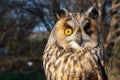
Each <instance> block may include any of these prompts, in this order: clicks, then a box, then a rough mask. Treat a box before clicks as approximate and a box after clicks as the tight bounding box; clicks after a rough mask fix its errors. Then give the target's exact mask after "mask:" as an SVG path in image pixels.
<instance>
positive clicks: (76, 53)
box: [43, 7, 107, 80]
mask: <svg viewBox="0 0 120 80" xmlns="http://www.w3.org/2000/svg"><path fill="white" fill-rule="evenodd" d="M97 16H98V14H97V10H96V9H95V8H93V7H91V8H90V9H88V10H87V11H86V12H85V13H84V14H83V15H78V14H73V13H68V12H67V11H66V10H61V11H60V12H59V13H58V14H57V17H58V19H59V20H58V21H57V23H56V24H55V26H54V27H53V29H52V32H51V34H50V37H49V39H48V42H47V45H46V47H45V50H44V56H43V66H44V70H45V74H46V78H47V80H107V76H106V73H105V69H104V53H103V47H102V44H101V43H100V37H99V32H98V29H97V26H96V23H95V19H96V18H97Z"/></svg>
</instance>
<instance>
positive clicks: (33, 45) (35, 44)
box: [6, 38, 47, 57]
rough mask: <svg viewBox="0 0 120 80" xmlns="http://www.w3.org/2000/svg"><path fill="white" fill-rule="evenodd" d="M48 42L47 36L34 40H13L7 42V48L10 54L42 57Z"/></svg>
mask: <svg viewBox="0 0 120 80" xmlns="http://www.w3.org/2000/svg"><path fill="white" fill-rule="evenodd" d="M46 42H47V39H46V38H43V39H32V40H29V39H26V40H12V41H9V42H8V43H7V45H6V48H7V49H8V55H12V56H23V57H25V56H38V57H40V56H41V57H42V54H43V50H44V47H45V45H46Z"/></svg>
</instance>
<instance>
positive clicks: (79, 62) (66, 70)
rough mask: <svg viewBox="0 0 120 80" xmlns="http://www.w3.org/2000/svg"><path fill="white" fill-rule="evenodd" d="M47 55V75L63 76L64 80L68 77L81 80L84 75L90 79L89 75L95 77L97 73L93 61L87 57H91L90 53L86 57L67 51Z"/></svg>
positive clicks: (55, 51)
mask: <svg viewBox="0 0 120 80" xmlns="http://www.w3.org/2000/svg"><path fill="white" fill-rule="evenodd" d="M50 52H51V51H49V52H48V53H46V54H47V55H46V59H47V60H45V64H44V66H45V71H46V75H48V74H51V75H55V76H56V77H57V76H59V77H60V76H61V77H62V78H63V80H66V79H64V78H67V76H71V77H72V78H73V77H75V78H76V79H72V80H77V78H78V80H79V78H80V77H81V76H82V75H85V74H86V73H87V75H86V77H90V76H89V75H91V74H92V75H93V76H94V75H95V74H96V73H95V71H94V69H93V64H91V60H90V59H89V58H87V57H90V56H91V55H90V53H88V52H86V53H84V55H81V53H80V52H79V53H75V52H69V51H68V52H65V51H57V50H54V51H53V52H52V53H50Z"/></svg>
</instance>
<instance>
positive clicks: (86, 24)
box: [49, 7, 98, 49]
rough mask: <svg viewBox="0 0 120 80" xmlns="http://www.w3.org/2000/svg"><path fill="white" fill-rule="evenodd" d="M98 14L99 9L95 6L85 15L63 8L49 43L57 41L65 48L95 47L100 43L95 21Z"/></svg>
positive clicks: (58, 15)
mask: <svg viewBox="0 0 120 80" xmlns="http://www.w3.org/2000/svg"><path fill="white" fill-rule="evenodd" d="M97 15H98V14H97V11H96V9H95V8H93V7H92V8H90V9H88V11H86V12H85V14H84V15H79V13H69V12H68V11H66V10H64V9H62V10H61V11H60V12H59V14H57V18H58V22H57V23H56V24H55V26H54V28H53V30H52V32H51V35H50V40H49V41H50V42H49V43H53V42H54V43H57V44H58V46H59V47H62V48H63V49H66V48H73V49H78V48H80V47H95V46H96V45H97V43H98V42H97V38H98V37H97V36H98V34H97V31H96V24H95V21H94V19H95V18H97Z"/></svg>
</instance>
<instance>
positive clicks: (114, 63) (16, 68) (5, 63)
mask: <svg viewBox="0 0 120 80" xmlns="http://www.w3.org/2000/svg"><path fill="white" fill-rule="evenodd" d="M90 6H95V7H96V8H97V9H98V11H99V18H98V20H97V22H98V28H99V30H100V32H101V36H102V41H103V45H104V48H105V55H106V64H107V72H108V76H109V80H119V79H120V0H0V80H45V75H44V71H43V67H42V56H43V50H44V47H45V45H46V42H47V39H48V36H49V34H50V31H51V30H52V27H53V26H54V24H55V22H56V21H57V19H56V17H55V14H56V12H57V11H58V10H59V9H60V8H66V9H67V10H68V11H71V12H81V13H82V12H84V11H86V10H87V9H88V8H89V7H90Z"/></svg>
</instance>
